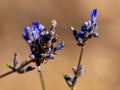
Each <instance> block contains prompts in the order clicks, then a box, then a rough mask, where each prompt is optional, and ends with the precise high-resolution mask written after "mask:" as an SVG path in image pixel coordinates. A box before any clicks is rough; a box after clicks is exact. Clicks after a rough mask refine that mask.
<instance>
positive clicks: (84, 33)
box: [71, 9, 99, 46]
mask: <svg viewBox="0 0 120 90" xmlns="http://www.w3.org/2000/svg"><path fill="white" fill-rule="evenodd" d="M97 16H98V14H97V9H94V10H92V11H91V20H90V21H87V22H85V23H84V25H82V26H81V28H80V31H79V33H77V31H76V30H75V29H74V27H72V26H71V30H72V33H73V35H74V37H75V39H76V40H77V42H78V44H77V45H78V46H84V45H85V44H86V43H87V41H88V39H90V38H92V37H95V38H96V37H98V36H99V34H98V33H97V28H98V24H96V19H97Z"/></svg>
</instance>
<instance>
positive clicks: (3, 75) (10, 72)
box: [0, 71, 14, 78]
mask: <svg viewBox="0 0 120 90" xmlns="http://www.w3.org/2000/svg"><path fill="white" fill-rule="evenodd" d="M13 72H14V71H9V72H7V73H5V74H2V75H0V78H2V77H5V76H7V75H9V74H12V73H13Z"/></svg>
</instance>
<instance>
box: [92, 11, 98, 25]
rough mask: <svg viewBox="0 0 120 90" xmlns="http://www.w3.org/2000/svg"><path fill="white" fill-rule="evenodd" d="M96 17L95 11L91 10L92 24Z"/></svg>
mask: <svg viewBox="0 0 120 90" xmlns="http://www.w3.org/2000/svg"><path fill="white" fill-rule="evenodd" d="M97 16H98V14H97V9H94V10H92V11H91V22H92V24H95V22H96V19H97Z"/></svg>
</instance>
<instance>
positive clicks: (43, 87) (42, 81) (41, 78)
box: [39, 71, 45, 90]
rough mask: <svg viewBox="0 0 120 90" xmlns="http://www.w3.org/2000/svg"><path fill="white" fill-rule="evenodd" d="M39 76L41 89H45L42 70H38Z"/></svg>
mask: <svg viewBox="0 0 120 90" xmlns="http://www.w3.org/2000/svg"><path fill="white" fill-rule="evenodd" d="M39 76H40V80H41V84H42V90H45V84H44V80H43V76H42V71H40V72H39Z"/></svg>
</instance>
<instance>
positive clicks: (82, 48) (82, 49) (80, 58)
mask: <svg viewBox="0 0 120 90" xmlns="http://www.w3.org/2000/svg"><path fill="white" fill-rule="evenodd" d="M83 51H84V46H82V47H81V52H80V57H79V61H78V66H77V72H76V74H75V75H77V73H78V71H79V67H80V63H81V60H82V55H83Z"/></svg>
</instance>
